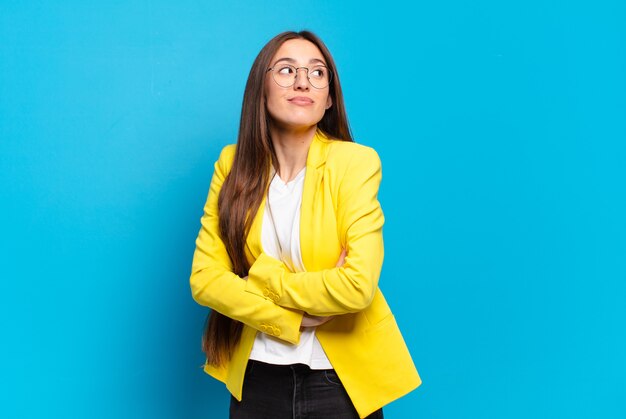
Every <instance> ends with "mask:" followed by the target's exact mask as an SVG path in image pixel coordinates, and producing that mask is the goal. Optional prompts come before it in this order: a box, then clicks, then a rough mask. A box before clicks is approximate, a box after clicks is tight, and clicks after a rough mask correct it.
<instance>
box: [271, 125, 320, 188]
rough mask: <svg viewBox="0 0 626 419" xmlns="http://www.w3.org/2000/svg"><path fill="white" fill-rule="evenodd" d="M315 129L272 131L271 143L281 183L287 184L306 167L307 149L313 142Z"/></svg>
mask: <svg viewBox="0 0 626 419" xmlns="http://www.w3.org/2000/svg"><path fill="white" fill-rule="evenodd" d="M316 129H317V127H316V126H315V125H314V126H312V127H309V128H306V129H304V130H299V131H294V130H289V131H287V130H281V129H276V128H274V129H272V130H271V135H272V143H273V145H274V151H275V152H276V158H277V159H278V166H279V169H278V173H277V175H278V176H280V178H281V180H282V181H283V182H285V183H286V182H289V181H291V180H292V179H294V178H295V177H296V175H297V174H298V173H300V171H301V170H302V169H303V168H304V167H305V166H306V158H307V156H308V154H309V147H310V146H311V142H313V137H314V136H315V130H316Z"/></svg>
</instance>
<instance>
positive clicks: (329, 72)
mask: <svg viewBox="0 0 626 419" xmlns="http://www.w3.org/2000/svg"><path fill="white" fill-rule="evenodd" d="M279 65H281V66H289V67H292V68H294V69H295V72H294V76H293V82H292V83H291V84H290V85H289V86H283V85H282V84H280V83H278V82H277V81H276V79H275V78H274V69H275V68H276V67H277V66H279ZM318 67H324V68H325V69H326V71H328V84H327V85H326V86H324V87H316V86H314V85H313V83H311V78H310V77H309V67H296V66H295V65H291V64H274V66H272V67H270V68H268V69H267V72H270V71H271V72H272V80H274V83H276V84H277V85H279V86H280V87H291V86H293V85H294V84H296V79H297V77H298V70H300V69H301V68H304V69H305V70H306V79H307V80H308V82H309V84H310V85H311V87H312V88H314V89H318V90H322V89H326V88H327V87H328V86H330V84H331V83H332V81H333V72H332V71H331V69H330V68H328V67H326V66H325V65H316V66H315V67H313V68H318Z"/></svg>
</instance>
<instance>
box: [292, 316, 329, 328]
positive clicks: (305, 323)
mask: <svg viewBox="0 0 626 419" xmlns="http://www.w3.org/2000/svg"><path fill="white" fill-rule="evenodd" d="M333 317H335V316H324V317H322V316H311V315H309V314H305V315H304V316H303V317H302V323H301V324H300V327H315V326H319V325H321V324H324V323H326V322H327V321H329V320H331V319H332V318H333Z"/></svg>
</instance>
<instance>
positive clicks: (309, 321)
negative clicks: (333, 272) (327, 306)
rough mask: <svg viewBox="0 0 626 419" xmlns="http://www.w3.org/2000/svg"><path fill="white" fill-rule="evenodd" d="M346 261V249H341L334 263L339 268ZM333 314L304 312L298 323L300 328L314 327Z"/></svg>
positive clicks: (331, 317) (330, 318)
mask: <svg viewBox="0 0 626 419" xmlns="http://www.w3.org/2000/svg"><path fill="white" fill-rule="evenodd" d="M345 262H346V249H341V254H340V255H339V260H337V263H336V264H335V267H337V268H339V267H341V266H343V264H344V263H345ZM334 317H335V316H311V315H310V314H306V313H304V316H303V317H302V323H301V324H300V329H302V328H303V327H316V326H319V325H321V324H324V323H326V322H327V321H329V320H332V319H333V318H334Z"/></svg>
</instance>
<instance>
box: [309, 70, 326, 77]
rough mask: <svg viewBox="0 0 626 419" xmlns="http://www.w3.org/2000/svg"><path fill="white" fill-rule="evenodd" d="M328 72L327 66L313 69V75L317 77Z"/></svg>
mask: <svg viewBox="0 0 626 419" xmlns="http://www.w3.org/2000/svg"><path fill="white" fill-rule="evenodd" d="M325 74H326V69H325V68H321V67H319V68H314V69H312V70H311V74H310V75H311V77H316V78H321V77H324V75H325Z"/></svg>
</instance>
